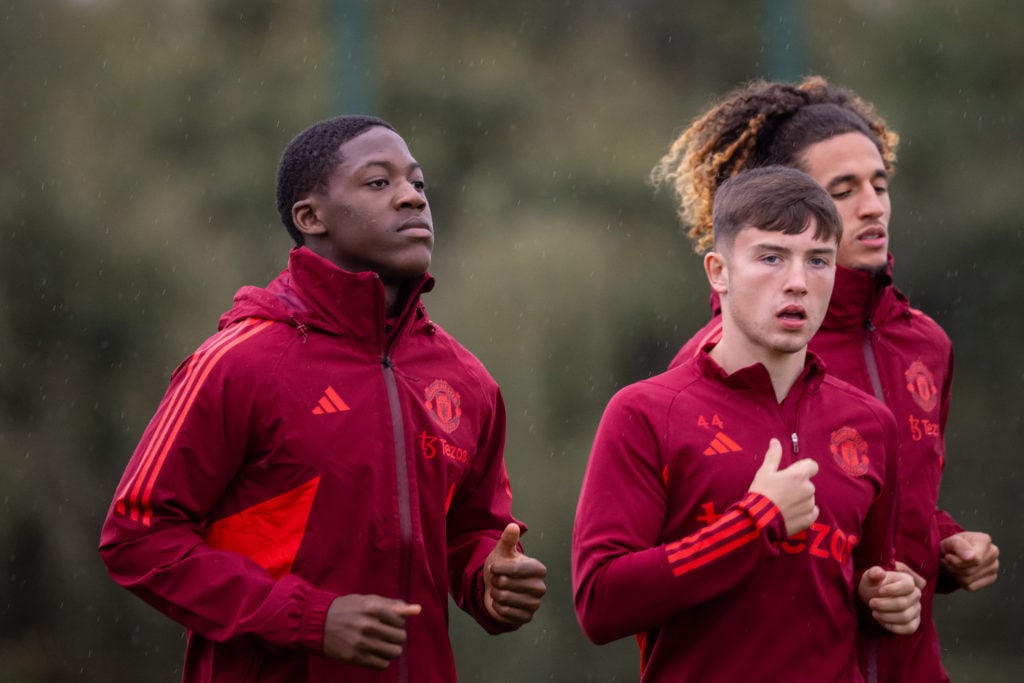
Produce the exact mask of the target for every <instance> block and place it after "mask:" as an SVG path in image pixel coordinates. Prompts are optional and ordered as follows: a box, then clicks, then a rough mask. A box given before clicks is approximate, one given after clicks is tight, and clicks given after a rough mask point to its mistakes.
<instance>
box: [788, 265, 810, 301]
mask: <svg viewBox="0 0 1024 683" xmlns="http://www.w3.org/2000/svg"><path fill="white" fill-rule="evenodd" d="M785 285H786V292H787V293H791V294H806V293H807V269H806V266H805V265H804V264H803V263H800V262H799V261H794V262H793V263H791V264H790V266H789V268H787V269H786V283H785Z"/></svg>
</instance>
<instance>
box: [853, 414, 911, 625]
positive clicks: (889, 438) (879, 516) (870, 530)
mask: <svg viewBox="0 0 1024 683" xmlns="http://www.w3.org/2000/svg"><path fill="white" fill-rule="evenodd" d="M877 415H879V417H880V419H881V420H882V422H883V423H884V429H883V434H884V435H885V441H884V446H885V452H884V458H885V482H884V484H883V486H882V490H881V491H880V492H879V494H878V497H877V498H876V499H875V501H874V503H872V505H871V509H870V510H869V511H868V514H867V517H866V518H865V520H864V528H863V531H862V538H861V539H860V542H859V543H858V544H857V547H856V548H855V549H854V551H853V586H854V591H855V592H857V587H858V586H859V585H860V580H861V577H862V576H863V575H864V572H866V571H867V570H868V569H870V568H871V567H875V566H880V567H884V568H885V569H893V568H894V567H895V560H896V554H895V540H896V518H897V515H898V514H899V504H898V501H899V493H900V492H899V476H898V472H899V459H898V455H897V454H898V450H897V446H896V444H897V436H896V424H895V419H894V418H893V416H892V413H890V412H889V411H885V412H881V411H878V412H877ZM857 611H858V615H859V626H860V630H861V633H862V635H865V636H868V637H872V638H877V637H889V636H890V635H891V634H890V632H889V631H887V630H885V629H884V628H882V627H881V626H880V625H879V624H878V622H877V621H875V619H874V618H873V617H872V616H871V610H869V609H868V608H867V606H866V605H864V603H863V601H862V600H861V599H860V597H859V596H858V598H857Z"/></svg>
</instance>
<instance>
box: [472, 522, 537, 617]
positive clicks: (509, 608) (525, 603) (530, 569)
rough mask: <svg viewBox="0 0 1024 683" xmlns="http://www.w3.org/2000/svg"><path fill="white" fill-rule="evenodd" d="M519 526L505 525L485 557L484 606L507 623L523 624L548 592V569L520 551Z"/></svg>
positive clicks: (492, 614)
mask: <svg viewBox="0 0 1024 683" xmlns="http://www.w3.org/2000/svg"><path fill="white" fill-rule="evenodd" d="M518 543H519V525H518V524H515V523H511V524H509V525H508V526H506V527H505V530H504V531H503V532H502V534H501V538H500V539H498V543H497V544H496V545H495V546H494V550H492V551H491V554H490V555H488V556H487V559H486V560H484V606H485V607H486V608H487V611H488V612H489V613H490V614H491V616H492V617H494V618H495V619H497V620H498V621H503V622H505V623H506V624H525V623H527V622H529V621H530V620H531V619H533V615H534V613H535V612H536V611H537V610H538V609H540V601H541V598H543V597H544V594H545V593H547V590H548V589H547V586H546V585H544V577H545V576H547V573H548V570H547V567H545V566H544V565H543V564H542V563H541V562H540V560H535V559H533V558H532V557H527V556H526V555H524V554H522V553H521V552H519V550H518V548H516V545H517V544H518Z"/></svg>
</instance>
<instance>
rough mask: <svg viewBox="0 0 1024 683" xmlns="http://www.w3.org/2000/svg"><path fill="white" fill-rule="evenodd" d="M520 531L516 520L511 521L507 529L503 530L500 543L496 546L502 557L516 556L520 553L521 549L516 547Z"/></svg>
mask: <svg viewBox="0 0 1024 683" xmlns="http://www.w3.org/2000/svg"><path fill="white" fill-rule="evenodd" d="M519 533H520V531H519V525H518V524H516V523H515V522H510V523H509V525H508V526H506V527H505V530H504V531H502V532H501V538H500V539H498V545H496V546H495V548H494V550H495V552H496V553H497V554H498V555H501V556H502V557H507V558H514V557H516V556H517V555H518V554H519V550H518V549H517V548H516V545H518V543H519Z"/></svg>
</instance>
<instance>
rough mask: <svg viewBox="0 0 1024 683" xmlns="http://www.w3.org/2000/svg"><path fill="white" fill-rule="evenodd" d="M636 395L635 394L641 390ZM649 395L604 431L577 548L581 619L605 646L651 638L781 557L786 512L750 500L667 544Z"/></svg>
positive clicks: (616, 407)
mask: <svg viewBox="0 0 1024 683" xmlns="http://www.w3.org/2000/svg"><path fill="white" fill-rule="evenodd" d="M634 386H635V385H634ZM656 403H657V402H656V401H651V400H650V398H649V396H648V395H647V394H644V393H642V392H640V391H637V390H635V389H634V387H627V389H625V390H623V391H621V392H619V394H617V395H616V396H615V397H614V398H613V399H612V401H611V402H610V404H609V406H608V409H607V410H606V411H605V414H604V416H603V417H602V420H601V423H600V425H599V427H598V431H597V435H596V437H595V440H594V446H593V449H592V452H591V456H590V461H589V463H588V465H587V472H586V474H585V477H584V481H583V487H582V491H581V494H580V500H579V505H578V507H577V511H576V520H575V527H574V534H573V544H572V567H573V587H574V597H575V605H576V614H577V617H578V619H579V622H580V624H581V626H582V627H583V630H584V632H585V633H586V634H587V636H588V637H589V638H590V639H591V640H593V641H594V642H597V643H606V642H609V641H612V640H615V639H618V638H622V637H625V636H629V635H632V634H635V633H639V632H642V631H646V630H648V629H651V628H654V627H657V626H659V625H660V624H663V623H664V622H666V621H667V620H669V619H670V618H672V617H673V616H675V615H677V614H678V613H679V612H680V611H682V610H685V609H687V608H689V607H692V606H695V605H698V604H701V603H704V602H706V601H709V600H711V599H713V598H715V597H716V596H719V595H721V594H723V593H725V592H727V591H729V590H730V589H732V588H734V587H735V586H737V585H739V584H740V583H741V582H743V581H744V580H745V579H747V578H749V577H750V575H751V574H752V572H753V571H754V569H755V567H756V566H757V564H758V563H759V562H761V561H762V560H763V559H764V558H765V557H775V556H777V554H778V549H777V546H776V544H777V543H778V542H779V541H781V540H782V539H783V537H784V535H785V531H784V529H785V526H784V522H783V520H782V516H781V514H779V510H778V508H777V507H776V506H775V505H774V504H773V503H772V502H771V501H770V500H768V499H767V498H764V497H763V496H760V495H757V494H746V495H745V496H743V497H742V498H741V499H740V500H739V501H737V502H735V503H734V504H733V505H731V506H730V507H728V508H727V509H726V510H725V511H724V514H723V515H722V516H721V518H719V519H718V520H717V521H716V522H714V523H713V524H710V525H708V526H706V527H704V528H702V529H700V530H699V531H696V532H694V533H691V534H688V535H685V536H683V537H681V538H668V539H666V538H665V536H666V533H665V529H664V526H665V520H666V518H667V516H668V514H669V512H670V511H669V510H668V509H667V507H668V503H667V501H668V492H667V490H666V483H665V481H664V479H663V477H662V471H663V465H662V459H663V456H664V455H665V454H664V453H663V451H664V449H665V445H664V438H663V431H664V430H662V429H660V428H659V426H658V425H657V424H656V421H657V420H656V419H652V416H653V415H657V414H658V413H659V410H658V409H657V407H656Z"/></svg>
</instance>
